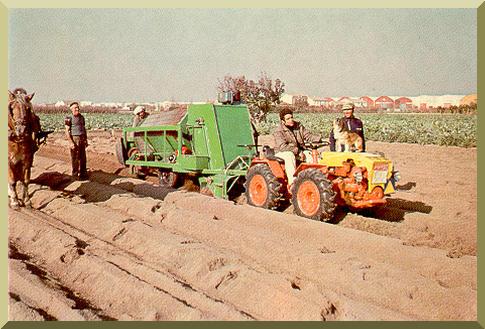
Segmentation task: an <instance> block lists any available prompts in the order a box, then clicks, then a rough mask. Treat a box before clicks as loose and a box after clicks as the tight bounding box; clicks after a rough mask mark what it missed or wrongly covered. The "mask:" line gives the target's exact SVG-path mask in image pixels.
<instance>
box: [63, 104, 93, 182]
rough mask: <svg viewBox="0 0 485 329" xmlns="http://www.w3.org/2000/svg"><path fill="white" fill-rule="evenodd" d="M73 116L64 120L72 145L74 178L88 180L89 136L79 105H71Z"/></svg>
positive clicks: (68, 138)
mask: <svg viewBox="0 0 485 329" xmlns="http://www.w3.org/2000/svg"><path fill="white" fill-rule="evenodd" d="M69 109H70V110H71V115H68V116H67V117H66V118H65V119H64V125H65V128H66V138H67V140H68V141H69V143H70V151H71V164H72V177H73V178H74V179H79V180H86V179H88V172H87V169H86V162H87V161H86V147H87V146H88V136H87V134H86V127H85V121H84V117H83V116H82V114H81V113H80V111H79V103H78V102H72V103H70V104H69Z"/></svg>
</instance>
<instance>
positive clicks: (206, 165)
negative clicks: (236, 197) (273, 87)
mask: <svg viewBox="0 0 485 329" xmlns="http://www.w3.org/2000/svg"><path fill="white" fill-rule="evenodd" d="M116 154H117V157H118V160H119V161H120V163H121V164H123V165H125V166H130V167H131V168H132V171H133V173H136V174H137V175H139V176H144V175H148V174H149V173H153V172H155V173H156V174H158V176H159V178H160V184H161V185H163V186H170V187H177V186H179V185H180V184H181V182H182V181H183V179H184V178H187V177H192V178H195V179H197V180H198V183H199V185H200V190H201V192H203V193H205V194H211V195H214V196H216V197H220V198H224V199H228V198H229V196H230V195H231V192H236V190H238V189H239V188H240V187H241V186H242V181H243V180H244V178H245V176H246V173H247V170H248V169H249V166H250V164H251V160H252V159H253V158H254V157H255V156H256V147H255V136H254V135H253V130H252V126H251V121H250V115H249V111H248V108H247V107H246V106H245V105H214V104H190V105H189V106H188V108H187V109H175V110H167V111H161V112H155V113H152V114H151V115H149V116H148V117H147V118H146V119H145V120H144V121H142V123H141V124H140V125H139V126H137V127H129V128H124V129H123V135H122V137H121V138H120V140H119V141H118V143H117V148H116ZM241 178H242V179H241Z"/></svg>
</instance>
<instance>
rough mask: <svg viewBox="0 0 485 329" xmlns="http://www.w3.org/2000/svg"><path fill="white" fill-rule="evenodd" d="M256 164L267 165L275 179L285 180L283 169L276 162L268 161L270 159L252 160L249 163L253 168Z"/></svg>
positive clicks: (282, 166)
mask: <svg viewBox="0 0 485 329" xmlns="http://www.w3.org/2000/svg"><path fill="white" fill-rule="evenodd" d="M257 164H265V165H267V166H268V167H269V168H270V170H271V172H272V173H273V175H275V177H276V178H278V179H286V173H285V168H284V165H282V164H280V163H279V162H278V160H270V159H258V158H256V159H253V161H252V162H251V166H250V168H251V167H254V166H255V165H257Z"/></svg>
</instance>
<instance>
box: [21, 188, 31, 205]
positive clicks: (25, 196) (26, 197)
mask: <svg viewBox="0 0 485 329" xmlns="http://www.w3.org/2000/svg"><path fill="white" fill-rule="evenodd" d="M22 193H23V194H22V202H23V204H24V206H25V207H27V208H32V201H31V200H30V195H29V183H26V182H22Z"/></svg>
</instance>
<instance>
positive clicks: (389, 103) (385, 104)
mask: <svg viewBox="0 0 485 329" xmlns="http://www.w3.org/2000/svg"><path fill="white" fill-rule="evenodd" d="M374 104H375V106H376V108H378V109H383V110H388V109H394V101H393V100H392V98H390V97H389V96H381V97H379V98H377V99H376V100H375V102H374Z"/></svg>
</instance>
